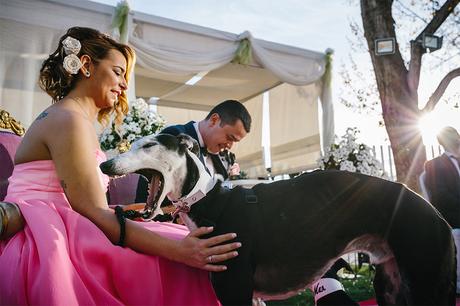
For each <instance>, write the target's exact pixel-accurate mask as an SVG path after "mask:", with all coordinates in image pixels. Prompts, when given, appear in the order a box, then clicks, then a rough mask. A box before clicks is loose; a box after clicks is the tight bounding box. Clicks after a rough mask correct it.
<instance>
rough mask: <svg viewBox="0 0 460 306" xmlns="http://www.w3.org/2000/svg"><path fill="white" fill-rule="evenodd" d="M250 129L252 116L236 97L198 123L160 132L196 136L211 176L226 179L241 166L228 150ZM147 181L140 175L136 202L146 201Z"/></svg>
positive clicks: (219, 105)
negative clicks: (220, 176)
mask: <svg viewBox="0 0 460 306" xmlns="http://www.w3.org/2000/svg"><path fill="white" fill-rule="evenodd" d="M250 130H251V115H250V114H249V112H248V111H247V109H246V107H244V105H243V104H241V103H240V102H238V101H236V100H226V101H224V102H222V103H220V104H218V105H216V106H215V107H214V108H213V109H212V110H211V111H210V112H209V114H208V115H207V116H206V118H204V119H203V120H201V121H199V122H195V121H190V122H188V123H187V124H184V125H173V126H169V127H166V128H165V129H163V130H162V131H161V133H168V134H172V135H179V134H181V133H184V134H187V135H189V136H191V137H193V138H194V139H195V140H196V141H197V142H198V143H199V145H200V147H201V150H200V155H199V158H200V160H201V162H202V163H203V164H204V165H205V166H206V168H207V170H208V172H209V173H210V174H211V175H214V174H220V175H222V176H223V178H224V179H227V178H228V176H229V175H234V174H238V172H239V166H238V164H236V163H234V155H233V158H232V155H231V154H232V153H230V152H228V150H229V149H230V148H231V147H232V145H233V143H234V142H239V141H240V140H241V139H243V138H244V137H245V136H246V134H247V133H249V131H250ZM147 190H148V186H147V182H146V181H145V179H144V178H142V177H141V178H139V183H138V186H137V192H136V203H144V202H145V201H146V200H147Z"/></svg>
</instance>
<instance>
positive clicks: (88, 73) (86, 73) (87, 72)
mask: <svg viewBox="0 0 460 306" xmlns="http://www.w3.org/2000/svg"><path fill="white" fill-rule="evenodd" d="M85 76H86V77H87V78H89V77H90V76H91V73H90V72H89V70H86V71H85Z"/></svg>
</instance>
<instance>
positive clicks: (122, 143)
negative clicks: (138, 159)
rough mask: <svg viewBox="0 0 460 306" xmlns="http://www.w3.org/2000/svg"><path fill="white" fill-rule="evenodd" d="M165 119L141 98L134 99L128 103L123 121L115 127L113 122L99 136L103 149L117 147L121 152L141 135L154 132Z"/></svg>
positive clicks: (159, 128)
mask: <svg viewBox="0 0 460 306" xmlns="http://www.w3.org/2000/svg"><path fill="white" fill-rule="evenodd" d="M165 124H166V121H165V120H164V119H163V118H162V117H161V116H160V115H158V114H157V113H155V112H154V111H153V110H151V109H150V108H149V105H148V104H147V103H146V102H145V101H144V100H143V99H140V98H139V99H136V100H135V101H133V102H131V103H130V105H129V111H128V114H127V115H126V117H125V118H124V119H123V123H122V124H121V125H120V126H119V127H118V128H117V129H116V128H115V124H114V123H112V125H111V126H110V127H108V128H106V129H105V130H104V131H103V132H102V134H101V135H100V137H99V142H100V144H101V148H102V150H104V151H109V150H113V149H118V151H119V152H120V153H121V152H122V151H126V150H128V149H129V147H130V145H131V143H132V142H133V141H135V140H137V139H139V138H141V137H143V136H147V135H151V134H155V133H156V132H157V131H159V130H161V129H162V128H163V127H164V126H165Z"/></svg>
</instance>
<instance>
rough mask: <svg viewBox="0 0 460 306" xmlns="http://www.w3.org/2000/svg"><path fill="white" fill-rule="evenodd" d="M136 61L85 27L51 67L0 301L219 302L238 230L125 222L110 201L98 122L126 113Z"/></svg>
mask: <svg viewBox="0 0 460 306" xmlns="http://www.w3.org/2000/svg"><path fill="white" fill-rule="evenodd" d="M133 61H134V52H133V51H132V50H131V49H130V48H129V47H128V46H126V45H122V44H119V43H117V42H115V41H114V40H112V39H111V38H109V37H108V36H106V35H104V34H101V33H100V32H98V31H96V30H93V29H88V28H78V27H75V28H71V29H69V30H68V31H67V33H66V34H65V35H64V36H63V37H61V39H60V41H59V46H58V48H57V50H56V51H55V52H54V53H53V54H51V55H50V56H49V58H48V59H47V60H45V61H44V63H43V66H42V68H41V70H40V79H39V82H40V86H41V88H42V89H43V90H45V91H46V92H47V93H48V94H49V95H50V96H51V97H52V99H53V102H54V103H53V104H52V105H51V106H50V107H49V108H47V109H46V110H45V111H44V112H42V113H41V114H40V115H39V116H38V118H37V119H36V120H35V121H34V122H33V124H32V125H31V126H30V128H29V130H28V131H27V133H26V135H25V137H24V139H23V141H22V143H21V145H20V147H19V148H18V150H17V153H16V158H15V165H16V166H15V169H14V172H13V175H12V177H11V178H10V185H9V188H8V194H7V197H6V199H5V201H8V202H14V203H17V204H18V206H19V208H20V210H21V212H22V214H23V216H24V219H25V223H26V225H25V227H24V229H23V230H22V231H20V232H18V233H17V234H16V235H14V236H13V237H12V238H10V239H9V240H6V241H3V242H2V243H1V244H0V275H1V276H0V304H2V305H11V304H40V305H124V304H130V305H131V304H132V305H136V304H137V305H216V304H218V301H217V299H216V296H215V294H214V291H213V289H212V286H211V284H210V281H209V279H208V273H207V271H215V272H218V271H224V270H225V269H226V267H225V266H223V265H220V264H216V263H219V262H222V261H224V260H227V259H229V258H232V257H234V256H237V251H236V249H237V248H238V247H239V246H240V244H239V243H237V242H232V243H229V242H228V241H229V240H231V239H234V238H235V235H234V234H232V233H229V234H227V235H221V236H217V237H214V238H209V239H199V238H198V237H199V236H201V235H203V234H206V233H209V232H210V231H212V228H200V229H197V230H195V231H192V232H190V233H189V232H188V231H187V229H186V228H184V227H182V226H180V225H175V224H165V223H156V222H134V221H131V220H127V219H126V220H125V222H126V223H125V224H124V225H123V224H122V223H123V222H119V220H117V216H116V215H115V214H114V211H113V210H112V209H110V208H109V207H108V205H107V201H106V197H105V188H106V186H107V181H108V179H107V177H105V176H104V175H103V174H102V173H101V172H100V171H99V167H98V166H99V163H100V162H102V161H103V160H104V159H105V156H104V154H103V153H102V152H101V151H100V149H99V142H98V139H97V135H96V131H95V128H94V122H95V120H96V119H98V120H99V121H102V122H104V121H106V120H107V119H108V116H109V115H110V114H111V113H112V112H115V113H116V120H118V121H117V122H120V121H121V118H122V116H123V115H124V114H126V112H127V109H128V106H127V100H126V96H125V90H126V89H127V76H129V73H130V70H131V68H132V66H133ZM123 232H124V233H123ZM223 243H225V244H223ZM120 245H121V246H120Z"/></svg>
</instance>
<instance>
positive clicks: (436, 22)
mask: <svg viewBox="0 0 460 306" xmlns="http://www.w3.org/2000/svg"><path fill="white" fill-rule="evenodd" d="M459 3H460V0H447V1H446V2H445V3H444V5H443V6H441V8H440V9H439V10H437V11H436V12H434V16H433V19H431V21H430V22H429V23H428V24H427V25H426V27H425V29H423V31H422V32H420V34H419V35H418V36H417V38H416V39H415V40H416V41H421V39H422V37H423V34H434V33H435V32H436V31H437V30H438V29H439V27H440V26H441V25H442V23H443V22H444V21H445V20H446V19H447V17H449V15H450V14H451V13H452V12H453V11H454V9H455V7H456V6H457V5H458V4H459Z"/></svg>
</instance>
